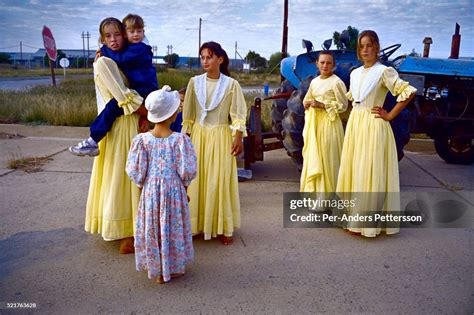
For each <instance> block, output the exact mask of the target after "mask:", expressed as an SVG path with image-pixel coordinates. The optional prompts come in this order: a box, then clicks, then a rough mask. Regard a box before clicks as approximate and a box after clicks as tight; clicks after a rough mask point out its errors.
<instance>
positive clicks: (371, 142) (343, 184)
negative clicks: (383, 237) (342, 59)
mask: <svg viewBox="0 0 474 315" xmlns="http://www.w3.org/2000/svg"><path fill="white" fill-rule="evenodd" d="M369 70H370V68H367V69H365V68H359V69H356V70H354V71H360V82H357V84H353V79H354V77H355V76H354V72H353V73H351V88H350V91H349V92H348V93H347V97H348V99H349V100H351V101H353V100H354V97H353V96H354V95H360V93H361V92H360V90H361V87H362V84H363V82H364V80H368V77H367V73H368V71H369ZM355 86H358V87H359V90H358V91H354V88H355ZM388 91H390V92H391V93H392V94H393V95H394V96H398V98H397V102H402V101H405V100H406V99H408V98H409V97H410V95H411V94H412V93H414V92H416V89H415V88H414V87H412V86H410V85H409V84H408V82H405V81H403V80H401V79H400V78H399V77H398V73H397V72H396V71H395V69H393V68H391V67H384V70H383V72H382V74H381V76H380V78H379V79H378V82H377V83H376V85H375V88H374V89H372V90H371V91H370V93H368V95H367V97H366V98H365V99H364V101H363V102H361V103H353V108H352V111H351V114H350V116H349V120H348V122H347V127H346V133H345V137H344V144H343V147H342V156H341V167H340V169H339V175H338V181H337V191H338V192H343V193H349V194H345V198H354V196H357V197H355V198H359V200H358V201H357V203H356V204H357V206H356V207H354V208H348V215H352V216H355V215H357V214H358V213H364V211H367V210H368V209H372V210H373V209H374V208H373V206H374V203H376V204H377V205H380V206H382V207H383V208H382V211H383V213H382V215H383V214H388V213H389V212H398V211H400V196H399V192H400V185H399V176H398V159H397V149H396V146H395V138H394V136H393V132H392V128H391V127H390V123H389V122H388V121H385V120H383V119H381V118H375V114H372V113H371V109H372V108H373V107H375V106H383V104H384V101H385V97H386V95H387V92H388ZM358 192H362V193H365V192H371V193H379V194H370V195H369V194H355V193H358ZM351 196H352V197H351ZM380 198H381V199H380ZM376 199H377V200H376ZM346 228H347V229H348V230H350V231H352V232H356V233H361V234H362V235H363V236H366V237H375V236H376V235H378V234H379V233H380V232H381V231H385V233H386V234H394V233H398V232H399V230H400V229H399V227H397V226H393V225H392V226H390V227H386V226H385V225H384V224H376V226H371V227H366V226H362V227H361V226H360V225H358V224H354V223H349V224H348V225H347V226H346Z"/></svg>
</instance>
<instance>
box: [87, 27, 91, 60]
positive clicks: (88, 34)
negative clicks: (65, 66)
mask: <svg viewBox="0 0 474 315" xmlns="http://www.w3.org/2000/svg"><path fill="white" fill-rule="evenodd" d="M86 38H87V61H86V67H87V68H89V53H90V52H89V38H91V34H90V33H89V31H87V34H86Z"/></svg>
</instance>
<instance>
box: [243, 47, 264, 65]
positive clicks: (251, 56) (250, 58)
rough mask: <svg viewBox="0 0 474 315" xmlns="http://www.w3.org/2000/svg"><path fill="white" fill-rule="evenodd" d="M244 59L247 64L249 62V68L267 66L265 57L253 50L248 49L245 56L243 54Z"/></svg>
mask: <svg viewBox="0 0 474 315" xmlns="http://www.w3.org/2000/svg"><path fill="white" fill-rule="evenodd" d="M245 60H246V61H247V63H248V64H250V67H251V68H254V69H265V68H267V59H265V58H264V57H262V56H260V54H258V53H256V52H255V51H251V50H249V52H248V54H247V56H245Z"/></svg>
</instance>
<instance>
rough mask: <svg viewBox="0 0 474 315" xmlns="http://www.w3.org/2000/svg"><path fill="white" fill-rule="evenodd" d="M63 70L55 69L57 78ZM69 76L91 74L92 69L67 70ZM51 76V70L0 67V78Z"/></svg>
mask: <svg viewBox="0 0 474 315" xmlns="http://www.w3.org/2000/svg"><path fill="white" fill-rule="evenodd" d="M63 71H64V70H63V69H62V68H58V69H54V73H55V74H56V76H58V75H62V74H63ZM66 72H67V74H91V75H92V68H89V69H67V70H66ZM41 76H51V69H49V68H41V69H12V68H11V66H10V67H0V78H19V77H41Z"/></svg>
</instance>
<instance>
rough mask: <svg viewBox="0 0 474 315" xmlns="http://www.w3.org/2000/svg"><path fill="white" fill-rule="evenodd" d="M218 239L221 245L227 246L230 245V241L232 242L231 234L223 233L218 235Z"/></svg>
mask: <svg viewBox="0 0 474 315" xmlns="http://www.w3.org/2000/svg"><path fill="white" fill-rule="evenodd" d="M219 241H221V243H222V245H224V246H228V245H232V243H233V242H234V239H233V238H232V236H230V237H229V236H224V235H219Z"/></svg>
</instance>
